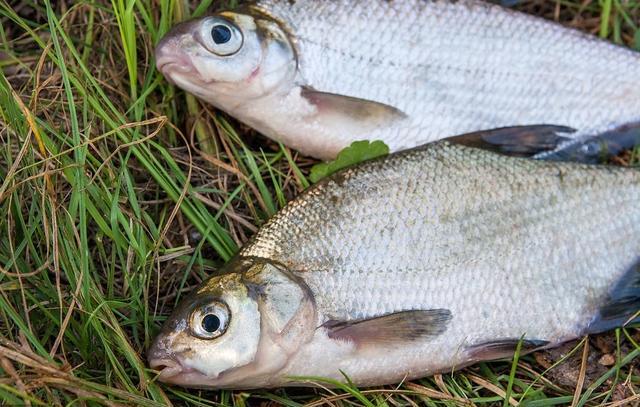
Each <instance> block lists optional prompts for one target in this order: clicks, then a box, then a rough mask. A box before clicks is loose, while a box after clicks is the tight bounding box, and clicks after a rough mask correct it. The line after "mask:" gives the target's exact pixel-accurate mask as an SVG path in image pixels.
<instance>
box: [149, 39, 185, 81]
mask: <svg viewBox="0 0 640 407" xmlns="http://www.w3.org/2000/svg"><path fill="white" fill-rule="evenodd" d="M155 56H156V67H157V68H158V70H159V71H160V72H161V73H162V74H163V75H164V76H165V77H166V78H167V79H171V73H173V72H178V73H181V74H189V73H193V72H195V67H194V66H193V63H192V61H191V57H189V55H188V54H186V53H185V51H184V49H183V48H182V47H181V45H180V41H179V38H176V37H173V36H170V35H167V36H165V37H164V38H163V39H162V40H160V42H159V43H158V45H156V50H155Z"/></svg>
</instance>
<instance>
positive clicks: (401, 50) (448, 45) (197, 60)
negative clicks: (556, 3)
mask: <svg viewBox="0 0 640 407" xmlns="http://www.w3.org/2000/svg"><path fill="white" fill-rule="evenodd" d="M156 58H157V66H158V69H159V70H160V71H161V72H162V73H163V74H164V75H165V76H166V78H167V79H169V80H170V81H171V82H173V83H175V84H176V85H177V86H179V87H181V88H183V89H185V90H187V91H189V92H191V93H193V94H195V95H196V96H198V97H199V98H201V99H203V100H206V101H208V102H210V103H212V104H213V105H215V106H216V107H218V108H220V109H222V110H224V111H226V112H227V113H229V114H231V115H232V116H235V117H236V118H238V119H239V120H241V121H243V122H245V123H246V124H248V125H250V126H252V127H253V128H255V129H257V130H258V131H260V132H262V133H263V134H264V135H266V136H268V137H271V138H273V139H275V140H279V141H282V142H283V143H284V144H286V145H288V146H290V147H292V148H294V149H297V150H299V151H301V152H303V153H305V154H309V155H312V156H315V157H318V158H322V159H329V158H333V157H334V156H335V155H336V154H337V152H338V151H340V150H341V149H342V148H343V147H346V146H348V145H349V144H350V143H351V142H352V141H354V140H362V139H368V140H383V141H384V142H385V143H386V144H387V145H389V147H390V148H391V150H392V151H397V150H401V149H405V148H409V147H415V146H418V145H422V144H424V143H426V142H430V141H434V140H437V139H440V138H444V137H450V136H455V135H458V134H463V133H468V132H472V131H478V130H485V129H492V128H497V127H504V126H515V125H532V124H540V123H544V124H553V125H562V126H567V127H570V128H573V129H576V130H577V131H576V132H575V133H574V134H572V135H570V136H569V137H574V138H575V137H579V138H581V136H586V135H591V134H597V133H601V132H604V131H607V130H611V129H613V128H615V127H617V126H619V125H621V124H626V123H631V122H637V121H640V86H638V83H640V54H638V53H636V52H634V51H631V50H629V49H626V48H623V47H620V46H617V45H614V44H611V43H608V42H605V41H602V40H600V39H598V38H596V37H593V36H590V35H587V34H584V33H581V32H579V31H576V30H573V29H569V28H565V27H562V26H560V25H558V24H556V23H553V22H549V21H546V20H543V19H540V18H536V17H533V16H530V15H527V14H524V13H519V12H515V11H513V10H508V9H505V8H503V7H501V6H498V5H493V4H489V3H485V2H481V1H478V0H459V1H449V0H436V1H425V0H394V1H388V0H367V1H364V0H336V1H316V0H297V1H290V0H262V1H258V2H257V4H255V5H253V6H249V7H247V8H246V11H245V12H239V13H234V12H222V13H219V14H217V15H213V16H209V17H205V18H200V19H196V20H192V21H188V22H185V23H182V24H179V25H177V26H176V27H175V28H173V30H172V31H171V32H169V33H168V34H167V35H166V37H165V38H164V39H163V40H162V41H161V42H160V43H159V44H158V46H157V49H156Z"/></svg>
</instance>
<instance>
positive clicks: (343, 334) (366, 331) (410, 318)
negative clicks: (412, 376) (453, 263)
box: [323, 309, 451, 346]
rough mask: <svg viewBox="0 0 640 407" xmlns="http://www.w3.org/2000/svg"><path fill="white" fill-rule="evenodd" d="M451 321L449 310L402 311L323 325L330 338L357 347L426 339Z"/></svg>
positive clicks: (329, 322)
mask: <svg viewBox="0 0 640 407" xmlns="http://www.w3.org/2000/svg"><path fill="white" fill-rule="evenodd" d="M450 321H451V311H449V310H448V309H432V310H417V311H402V312H396V313H393V314H387V315H382V316H379V317H375V318H369V319H360V320H354V321H328V322H326V323H325V324H324V325H323V327H324V328H326V329H327V330H328V336H329V337H330V338H332V339H337V340H343V341H349V342H353V343H355V344H356V346H363V345H371V344H374V345H375V344H387V345H388V344H394V343H406V342H412V341H418V340H425V339H428V338H430V337H435V336H438V335H441V334H442V333H443V332H444V331H445V330H446V329H447V326H448V324H449V322H450Z"/></svg>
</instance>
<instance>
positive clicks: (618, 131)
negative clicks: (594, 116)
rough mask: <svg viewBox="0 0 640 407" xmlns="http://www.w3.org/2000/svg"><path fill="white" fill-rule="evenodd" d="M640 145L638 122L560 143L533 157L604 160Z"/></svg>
mask: <svg viewBox="0 0 640 407" xmlns="http://www.w3.org/2000/svg"><path fill="white" fill-rule="evenodd" d="M639 145H640V123H633V124H626V125H624V126H620V127H617V128H615V129H613V130H610V131H607V132H604V133H601V134H598V135H595V136H588V137H583V138H578V139H574V140H571V141H569V142H566V143H564V145H560V146H559V147H558V148H557V149H555V150H553V151H546V152H542V153H540V154H538V155H536V156H535V158H537V159H540V160H547V161H572V162H579V163H585V164H597V163H602V162H605V161H607V160H609V159H611V158H613V157H615V156H617V155H618V154H620V153H621V152H622V151H624V150H629V149H632V148H634V147H637V146H639Z"/></svg>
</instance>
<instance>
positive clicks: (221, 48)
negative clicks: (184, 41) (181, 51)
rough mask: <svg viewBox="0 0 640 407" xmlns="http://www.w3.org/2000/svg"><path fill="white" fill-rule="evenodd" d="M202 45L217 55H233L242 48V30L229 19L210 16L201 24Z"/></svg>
mask: <svg viewBox="0 0 640 407" xmlns="http://www.w3.org/2000/svg"><path fill="white" fill-rule="evenodd" d="M200 38H201V42H202V45H204V47H205V48H206V49H207V50H209V51H211V52H213V53H214V54H216V55H218V56H229V55H233V54H235V53H236V52H238V51H239V50H240V48H242V43H243V42H244V38H243V36H242V31H240V29H239V28H238V27H237V26H236V25H235V24H233V23H232V22H231V21H227V20H225V19H222V18H219V17H211V18H209V19H207V20H206V21H205V22H204V24H203V25H202V32H201V34H200Z"/></svg>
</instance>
